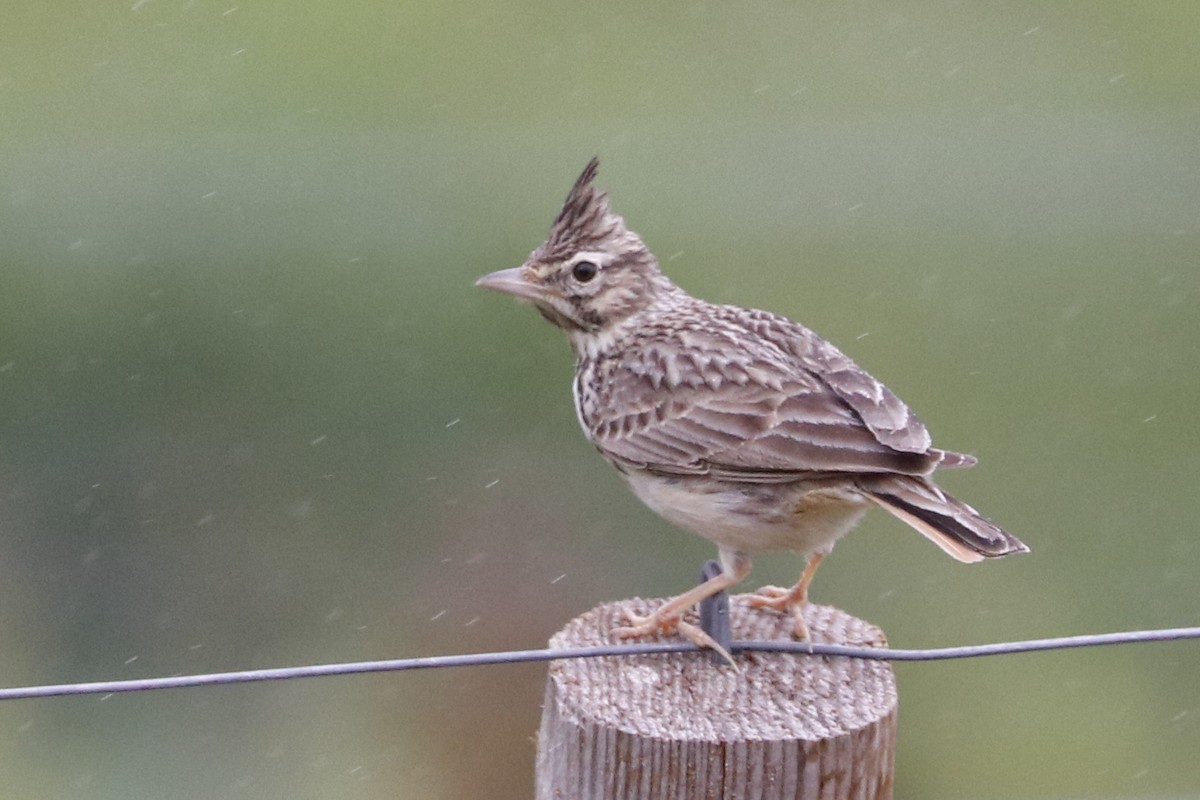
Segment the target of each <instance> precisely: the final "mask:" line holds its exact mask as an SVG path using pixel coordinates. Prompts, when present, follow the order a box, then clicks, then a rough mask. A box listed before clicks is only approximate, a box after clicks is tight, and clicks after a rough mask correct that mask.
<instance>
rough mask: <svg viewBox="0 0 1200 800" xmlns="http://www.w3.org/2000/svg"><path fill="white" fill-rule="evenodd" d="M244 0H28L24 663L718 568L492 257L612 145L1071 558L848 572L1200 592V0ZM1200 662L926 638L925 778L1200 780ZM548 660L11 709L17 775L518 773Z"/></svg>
mask: <svg viewBox="0 0 1200 800" xmlns="http://www.w3.org/2000/svg"><path fill="white" fill-rule="evenodd" d="M239 2H240V0H223V1H222V2H207V1H204V0H189V1H187V2H184V1H183V0H136V1H135V0H121V1H120V2H109V1H107V0H105V1H103V2H95V1H93V2H81V0H68V1H67V2H59V3H41V2H34V1H33V0H10V2H7V3H5V7H4V10H3V12H0V685H5V686H16V685H25V684H36V683H45V682H58V681H77V680H95V679H114V678H123V677H142V676H157V675H169V674H176V673H191V672H203V671H217V670H230V669H239V668H251V667H266V666H283V665H290V664H306V663H317V662H327V661H350V660H357V659H367V658H384V657H399V656H411V655H427V654H440V653H454V652H470V651H481V650H492V649H510V648H527V647H538V646H541V645H542V644H543V643H544V642H545V640H546V639H547V638H548V637H549V636H550V635H551V634H552V633H553V632H554V631H555V630H557V629H558V628H559V627H560V626H561V625H562V624H564V623H565V622H566V621H567V620H568V619H569V618H570V617H572V616H574V615H575V614H578V613H581V612H582V611H584V610H586V609H588V608H590V607H591V606H593V605H595V604H596V603H599V602H601V601H606V600H611V599H615V598H620V597H626V596H632V595H642V596H662V595H666V594H670V593H675V592H678V591H680V590H682V589H683V588H685V587H686V586H687V585H689V584H690V583H691V582H692V580H693V579H694V576H695V573H696V571H697V570H698V568H699V566H700V564H701V562H702V561H703V560H704V559H706V558H708V557H710V556H711V555H712V553H713V548H712V546H711V545H709V544H708V543H706V542H704V541H702V540H700V539H697V538H694V537H691V536H690V535H688V534H685V533H682V532H679V531H677V530H674V529H672V528H671V527H670V526H669V525H667V524H666V523H665V522H662V521H660V520H659V519H658V518H657V517H655V516H654V515H653V514H652V513H650V512H649V511H647V510H645V509H643V508H642V507H641V506H640V505H639V504H638V503H637V501H636V500H635V499H634V498H633V497H632V495H629V494H628V493H627V492H626V490H625V489H624V487H623V486H622V485H621V484H620V482H619V480H618V478H617V477H616V475H615V474H613V473H612V472H611V471H610V470H609V468H608V467H607V466H606V465H605V464H603V463H602V462H601V460H600V459H599V458H598V457H596V455H595V454H594V452H592V449H591V447H590V446H589V445H587V444H586V442H585V441H584V439H583V438H582V436H580V434H579V433H578V431H577V430H576V423H575V420H574V415H573V412H572V408H571V400H570V388H569V385H570V376H571V359H570V356H569V354H568V352H567V348H566V345H565V343H564V342H563V341H561V337H560V336H559V335H558V334H557V333H556V332H555V331H553V330H552V329H551V328H550V327H549V326H547V325H546V324H545V323H544V322H542V321H541V320H540V319H539V318H538V317H537V315H536V314H535V313H533V312H532V310H530V309H529V308H523V307H519V306H518V305H516V304H515V303H512V302H510V301H507V300H506V299H504V298H501V297H498V296H495V295H491V294H488V293H485V292H483V291H481V290H478V289H475V288H473V287H472V281H473V280H474V279H475V278H476V277H477V276H479V275H481V274H483V273H485V272H488V271H491V270H493V269H498V268H501V267H507V266H512V265H515V264H518V263H520V261H521V260H522V259H523V258H524V256H525V254H526V253H527V252H528V251H529V250H531V249H532V248H533V247H534V246H536V245H537V244H538V243H539V242H540V241H541V238H542V236H543V235H544V233H545V231H546V230H547V228H548V227H549V223H550V221H551V219H552V218H553V215H554V214H555V212H556V211H557V208H558V204H559V203H560V201H561V199H562V197H563V196H564V195H565V193H566V191H567V189H568V188H569V186H570V184H571V182H572V181H573V180H574V178H575V176H576V175H577V174H578V171H579V170H580V169H581V168H582V167H583V165H584V163H585V162H586V161H587V159H588V158H589V157H591V156H592V155H593V154H599V155H600V156H601V158H602V160H603V166H602V172H601V179H600V184H601V185H602V186H604V187H606V188H608V189H609V190H610V191H611V193H612V196H613V201H614V205H615V207H616V209H617V210H618V211H619V212H621V213H623V214H624V215H625V216H626V218H627V219H628V220H629V223H630V226H631V227H632V228H633V229H634V230H637V231H639V232H640V233H641V234H642V235H643V236H644V238H645V239H646V241H647V242H648V243H649V244H650V246H651V247H652V248H653V249H654V250H655V251H656V252H657V253H658V255H659V256H660V258H661V259H662V260H663V262H664V265H665V268H666V269H667V271H668V272H669V273H670V274H671V276H672V277H673V278H674V279H675V280H676V281H677V282H678V283H680V284H681V285H683V286H684V287H685V288H687V289H689V290H691V291H692V292H694V293H696V294H699V295H701V296H703V297H706V298H708V299H711V300H716V301H722V302H732V303H739V304H743V305H752V306H761V307H766V308H770V309H772V310H775V311H779V312H782V313H785V314H788V315H790V316H793V317H795V318H797V319H799V320H802V321H803V322H805V323H806V324H808V325H809V326H811V327H813V328H815V329H816V330H818V331H820V332H821V333H823V334H824V335H825V336H827V337H828V338H830V339H831V340H833V341H834V342H835V343H837V344H839V345H840V346H841V347H842V348H843V349H845V350H846V351H848V352H849V353H850V354H851V355H852V356H853V357H855V358H856V359H858V360H859V361H860V363H862V364H863V365H864V366H865V367H866V368H867V369H869V370H871V371H872V372H873V373H875V374H876V375H877V376H878V377H880V378H881V379H883V380H885V381H887V382H888V383H889V384H890V385H891V387H892V388H893V389H895V390H896V391H897V393H898V394H900V395H901V396H902V397H904V398H905V399H906V400H907V401H908V402H909V404H910V405H912V406H913V407H914V408H916V409H917V410H918V412H919V413H920V414H921V415H922V417H923V418H924V420H925V421H926V423H927V424H928V425H929V427H930V428H931V430H932V431H933V432H934V434H935V438H936V439H937V441H938V443H939V444H941V445H942V446H944V447H950V448H955V449H961V450H966V451H968V452H973V453H976V454H977V455H979V456H980V459H981V464H980V466H979V467H978V468H976V469H974V470H971V471H968V472H962V473H955V474H953V475H948V476H947V477H946V480H945V483H946V485H947V486H948V487H949V488H951V489H952V490H954V491H955V492H956V493H957V494H960V495H961V496H962V497H964V498H965V499H966V500H968V501H969V502H971V503H973V504H975V505H977V506H978V507H979V508H981V509H982V510H984V511H985V513H987V514H989V515H990V516H992V517H993V518H994V519H996V520H997V521H999V522H1001V523H1002V524H1004V525H1005V526H1006V527H1009V528H1010V529H1011V530H1013V531H1014V532H1015V533H1017V534H1018V535H1020V536H1021V537H1022V538H1023V539H1024V540H1025V541H1026V542H1028V543H1029V544H1030V545H1031V546H1032V548H1033V554H1032V555H1030V556H1027V557H1021V558H1011V559H1006V560H1004V561H1002V562H999V563H989V564H985V565H981V566H977V567H965V566H963V565H960V564H957V563H954V562H952V561H951V560H950V559H947V558H946V557H945V556H944V555H943V554H942V553H941V552H940V551H938V550H937V549H936V548H933V547H931V546H929V545H928V543H926V542H925V541H924V540H923V539H921V537H919V536H917V535H916V534H914V533H913V532H911V531H909V530H908V529H906V528H905V527H903V526H902V525H900V524H899V523H897V522H896V521H894V520H892V519H889V518H885V516H884V515H881V514H877V515H874V516H872V517H870V518H869V519H868V521H867V522H866V523H865V524H864V525H863V526H862V529H861V530H860V531H859V532H857V533H856V534H855V535H853V536H851V537H849V538H848V539H846V540H845V541H844V542H843V543H842V544H841V545H840V546H839V547H838V550H837V552H836V554H835V556H834V557H833V558H831V559H830V560H829V561H828V562H827V564H826V566H825V567H823V568H822V571H821V575H820V577H819V579H818V580H817V582H816V586H815V590H814V599H816V600H817V601H818V602H826V603H832V604H836V605H838V606H841V607H843V608H846V609H848V610H850V611H851V612H853V613H855V614H857V615H860V616H862V617H865V618H867V619H870V620H872V621H874V622H876V623H878V624H879V625H881V626H882V627H883V628H884V629H885V630H886V631H887V632H888V634H889V636H890V638H891V640H892V642H893V643H894V644H896V645H898V646H936V645H951V644H960V643H974V642H986V641H997V640H1005V639H1014V638H1028V637H1040V636H1055V635H1065V634H1072V633H1083V632H1095V631H1108V630H1120V629H1129V628H1142V627H1158V626H1177V625H1194V624H1197V623H1198V622H1200V593H1198V592H1197V590H1196V575H1197V571H1198V568H1200V535H1198V534H1197V517H1198V516H1200V486H1198V480H1197V476H1200V423H1198V422H1197V405H1198V395H1200V349H1198V346H1197V341H1198V340H1200V313H1198V312H1197V308H1196V307H1197V305H1198V303H1200V263H1198V261H1200V258H1198V257H1200V246H1198V245H1200V135H1198V132H1200V89H1198V88H1197V87H1198V86H1200V81H1198V78H1200V11H1198V10H1197V7H1196V5H1195V3H1194V2H1190V1H1189V0H1177V1H1176V2H1149V3H1138V4H1133V3H1129V4H1126V3H1115V2H1108V3H1091V2H1070V3H1053V4H1048V3H1043V2H1034V1H1032V0H1031V1H1030V2H1004V3H984V2H933V1H932V0H930V1H926V2H916V3H893V2H878V3H837V4H816V3H780V2H775V3H771V2H754V3H745V2H734V3H717V2H696V3H690V4H673V3H645V2H620V3H609V4H600V3H592V4H586V5H585V4H567V3H563V4H550V3H545V4H539V3H536V2H512V3H505V4H490V5H489V4H477V3H464V2H453V1H452V0H451V1H450V2H442V3H425V4H414V3H403V2H401V3H397V2H385V1H384V0H349V1H346V0H343V2H333V1H332V0H329V1H327V2H316V1H315V0H307V1H299V2H289V3H282V2H275V3H272V2H266V3H250V2H245V3H241V4H240V5H239V4H238V3H239ZM798 569H799V560H798V559H797V558H796V557H795V556H791V555H787V554H780V555H776V556H764V557H761V558H759V559H758V561H757V564H756V569H755V574H754V575H753V576H752V578H751V582H750V584H751V585H758V584H760V583H765V582H786V581H789V580H792V579H794V577H795V576H796V574H797V570H798ZM1198 666H1200V649H1198V648H1197V646H1196V645H1194V644H1187V643H1185V644H1176V645H1159V646H1146V647H1139V648H1128V649H1109V650H1095V651H1078V652H1069V653H1061V654H1047V655H1036V656H1019V657H1010V658H1002V659H992V660H984V661H970V662H957V663H946V664H930V665H903V666H900V667H899V668H898V673H899V682H900V691H901V715H900V716H901V720H902V724H901V738H900V746H899V752H898V759H897V781H898V783H897V795H898V797H903V798H916V797H920V798H962V797H986V798H1011V797H1021V798H1034V797H1037V798H1040V797H1047V798H1049V797H1054V798H1060V797H1122V798H1132V797H1137V798H1165V797H1196V796H1200V765H1198V763H1197V756H1196V754H1197V753H1198V752H1200V674H1198V673H1200V670H1198V669H1197V668H1198ZM543 678H544V667H541V666H537V665H529V666H513V667H492V668H486V669H472V670H457V671H440V672H431V673H412V674H403V675H377V676H369V677H353V678H340V679H328V680H319V681H307V682H290V683H280V684H262V685H251V686H241V687H228V688H205V689H193V690H185V691H173V692H164V693H154V694H148V695H140V696H133V695H122V696H115V697H111V698H107V699H105V698H100V697H81V698H73V699H47V700H37V701H33V700H28V701H18V702H9V703H5V704H3V705H0V771H2V773H3V775H4V779H3V782H4V788H3V795H4V796H5V797H14V798H16V797H21V798H143V797H145V798H158V797H170V798H183V799H184V800H189V799H190V798H262V797H289V798H335V797H336V798H395V797H414V798H432V799H433V800H441V798H466V797H491V798H527V797H529V796H530V795H531V791H532V772H533V767H532V763H533V753H534V744H533V735H534V732H535V729H536V725H537V719H538V715H539V703H540V699H541V689H542V684H543Z"/></svg>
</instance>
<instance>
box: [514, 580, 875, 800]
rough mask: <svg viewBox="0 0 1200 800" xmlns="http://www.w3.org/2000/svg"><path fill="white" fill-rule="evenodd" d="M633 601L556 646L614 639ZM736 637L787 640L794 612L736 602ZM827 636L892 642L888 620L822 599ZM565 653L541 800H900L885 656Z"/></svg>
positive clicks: (818, 627) (820, 633) (541, 757)
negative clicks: (873, 621)
mask: <svg viewBox="0 0 1200 800" xmlns="http://www.w3.org/2000/svg"><path fill="white" fill-rule="evenodd" d="M653 605H654V603H648V602H647V601H643V600H625V601H621V602H618V603H611V604H607V605H602V606H599V607H598V608H595V609H592V610H591V611H589V612H587V613H586V614H584V615H583V616H580V617H577V618H576V619H574V620H572V621H571V622H570V623H569V624H568V625H567V626H566V627H565V628H563V630H561V631H560V632H559V633H557V634H556V635H555V636H554V638H553V639H552V640H551V645H550V646H551V647H586V646H592V645H601V644H607V643H609V638H608V631H609V630H611V629H612V628H613V627H614V626H617V625H620V624H621V622H622V616H621V615H622V612H623V611H624V610H625V609H632V610H634V611H637V612H640V613H646V612H647V611H649V610H650V609H651V608H652V607H653ZM730 619H731V623H732V627H733V635H734V638H736V639H744V640H748V639H758V640H770V639H776V640H786V639H788V638H789V636H790V629H791V626H790V621H789V620H788V618H787V617H785V616H784V615H782V614H777V613H773V612H769V611H762V610H753V609H750V608H749V607H748V606H747V605H746V603H745V602H744V600H742V598H740V597H736V596H735V597H733V598H732V602H731V604H730ZM806 619H807V621H808V626H809V629H810V631H811V632H812V636H813V640H814V641H815V642H827V643H837V644H847V645H858V646H866V647H883V646H885V645H886V641H885V639H884V636H883V633H882V632H881V631H880V630H879V629H878V628H876V627H874V626H872V625H870V624H868V623H866V622H863V621H862V620H860V619H857V618H855V617H852V616H850V615H849V614H846V613H845V612H843V611H840V610H838V609H836V608H831V607H829V606H815V605H810V606H809V607H808V609H807V614H806ZM735 658H736V660H737V662H738V666H739V667H740V668H741V671H740V672H739V671H736V670H734V669H733V668H731V667H730V666H728V665H727V664H726V665H719V664H715V663H713V662H712V661H711V660H710V659H709V658H708V657H707V656H703V655H697V654H692V653H687V654H668V655H654V656H635V657H628V656H627V657H608V658H594V659H573V660H568V661H555V662H553V663H552V664H551V666H550V670H549V678H548V680H547V685H546V698H545V704H544V706H543V709H542V724H541V729H540V731H539V734H538V749H537V798H538V800H577V799H578V800H693V799H699V798H704V799H705V800H708V799H710V798H711V800H784V799H785V798H786V799H787V800H793V798H812V800H816V799H817V798H821V800H848V799H849V798H856V799H858V798H862V800H888V798H891V796H892V769H893V764H894V747H895V738H896V682H895V677H894V675H893V674H892V670H891V667H890V665H888V664H887V663H886V662H882V661H864V660H858V659H849V658H827V657H819V656H808V655H800V656H797V655H789V654H783V653H747V654H744V655H739V656H736V657H735Z"/></svg>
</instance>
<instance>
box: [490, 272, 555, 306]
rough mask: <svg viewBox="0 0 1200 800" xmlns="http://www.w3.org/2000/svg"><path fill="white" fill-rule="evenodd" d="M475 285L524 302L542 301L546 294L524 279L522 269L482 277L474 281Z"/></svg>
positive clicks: (540, 288)
mask: <svg viewBox="0 0 1200 800" xmlns="http://www.w3.org/2000/svg"><path fill="white" fill-rule="evenodd" d="M475 285H476V286H482V287H483V288H485V289H491V290H492V291H494V292H504V293H505V294H511V295H515V296H516V297H523V298H525V299H526V300H543V299H545V297H546V292H545V290H544V289H543V288H542V287H540V286H536V285H534V284H533V283H531V282H530V281H529V280H527V279H526V278H525V268H524V267H513V268H512V269H502V270H500V271H499V272H493V273H491V274H489V275H484V276H483V277H482V278H480V279H479V280H477V281H475Z"/></svg>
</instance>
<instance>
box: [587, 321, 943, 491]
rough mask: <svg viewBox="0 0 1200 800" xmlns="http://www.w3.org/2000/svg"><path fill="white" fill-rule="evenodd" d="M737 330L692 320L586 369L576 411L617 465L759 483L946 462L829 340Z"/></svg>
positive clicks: (915, 470) (903, 411)
mask: <svg viewBox="0 0 1200 800" xmlns="http://www.w3.org/2000/svg"><path fill="white" fill-rule="evenodd" d="M742 313H743V314H745V312H742ZM779 319H781V318H779ZM784 322H787V321H786V320H784ZM789 324H792V323H789ZM796 328H800V326H796ZM800 331H801V332H805V333H808V334H809V335H810V336H812V337H814V338H816V335H815V334H812V333H811V332H807V330H806V329H803V328H800ZM737 338H742V337H734V338H733V339H731V338H730V337H727V336H711V337H710V336H709V334H707V333H706V332H702V331H694V330H693V331H689V332H687V335H686V337H685V339H686V341H683V342H671V343H664V344H662V345H661V346H656V345H655V344H653V343H651V344H647V345H643V346H639V347H635V348H627V349H626V350H625V352H624V353H623V354H622V355H621V356H618V357H616V358H615V359H613V360H612V361H609V362H606V363H604V364H601V365H598V366H596V367H594V368H593V371H592V372H591V373H588V372H586V371H584V372H581V373H580V375H579V377H578V380H579V381H580V382H581V386H580V387H578V388H579V391H580V394H579V398H580V406H579V414H580V419H581V422H582V423H583V424H584V426H585V427H586V428H587V429H588V430H589V432H590V434H591V438H592V440H593V442H595V444H596V446H597V447H598V448H599V449H600V450H601V452H603V453H604V454H605V455H606V456H608V457H609V458H611V459H613V460H614V461H617V462H619V463H625V464H629V465H632V466H637V467H640V468H646V469H650V470H653V471H656V472H661V473H665V474H678V475H688V474H712V475H718V476H721V477H726V478H729V479H731V480H741V481H754V482H774V481H781V480H791V479H794V478H795V477H797V475H798V474H801V473H814V472H816V473H830V472H834V473H845V472H885V473H886V472H895V473H902V474H909V475H922V474H927V473H929V472H931V471H932V470H933V469H934V467H935V466H936V465H937V464H938V462H939V461H940V460H941V458H942V455H943V454H942V452H941V451H940V450H934V449H931V448H930V447H929V444H928V440H929V435H928V433H926V432H925V428H924V427H923V426H922V425H921V424H920V422H918V421H916V419H915V417H913V416H912V415H911V413H910V412H909V411H908V409H907V408H906V407H905V406H904V404H903V403H902V402H900V400H899V399H898V398H896V396H895V395H893V394H892V393H891V392H889V391H888V390H887V389H886V388H884V387H883V386H882V385H881V384H879V382H878V381H875V380H874V379H873V378H871V377H870V376H869V375H868V374H867V373H866V372H864V371H863V370H861V369H860V368H858V367H857V366H856V365H855V364H854V363H853V362H852V361H850V359H848V358H846V357H845V356H844V355H842V354H841V353H840V352H838V351H837V350H836V349H835V348H833V347H832V345H827V347H828V349H827V350H826V349H823V348H820V347H816V346H813V345H811V344H806V343H801V344H803V345H804V346H801V347H796V348H795V349H790V348H789V347H784V346H776V345H775V344H773V342H774V340H775V339H776V338H779V337H778V335H777V334H776V336H774V337H772V338H771V339H767V340H765V341H766V343H765V344H762V345H761V346H759V343H760V342H762V341H763V340H761V339H758V338H755V337H750V338H749V341H752V342H755V345H753V346H745V347H741V346H733V345H732V342H733V341H736V339H737ZM783 341H784V344H785V345H786V340H783ZM816 341H817V342H819V343H822V344H823V343H824V342H823V340H820V339H819V338H818V339H816ZM802 354H803V355H802ZM922 442H924V446H923V447H922V446H921V443H922Z"/></svg>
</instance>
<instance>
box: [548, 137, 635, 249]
mask: <svg viewBox="0 0 1200 800" xmlns="http://www.w3.org/2000/svg"><path fill="white" fill-rule="evenodd" d="M599 169H600V161H599V159H596V158H593V159H592V160H591V161H589V162H588V164H587V166H586V167H584V168H583V172H582V173H580V175H579V178H577V179H576V181H575V185H574V186H572V187H571V193H570V194H568V195H567V199H566V200H565V201H563V207H562V210H561V211H559V212H558V216H557V217H555V219H554V224H553V225H552V226H551V227H550V235H549V236H548V237H546V241H545V242H544V243H543V244H542V246H541V247H539V248H538V249H537V250H536V251H534V257H535V258H537V259H538V260H542V261H560V260H562V259H564V258H567V257H569V256H571V255H572V254H574V253H577V252H578V251H580V250H594V249H597V246H598V245H599V244H600V243H601V242H604V241H606V240H610V239H613V238H615V237H619V236H622V235H624V234H625V232H626V229H625V220H623V219H622V218H621V217H620V216H618V215H616V214H614V213H612V210H611V209H609V207H608V194H607V193H606V192H603V191H601V190H600V189H597V188H596V187H595V186H593V185H592V181H594V180H595V179H596V173H597V172H598V171H599Z"/></svg>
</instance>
